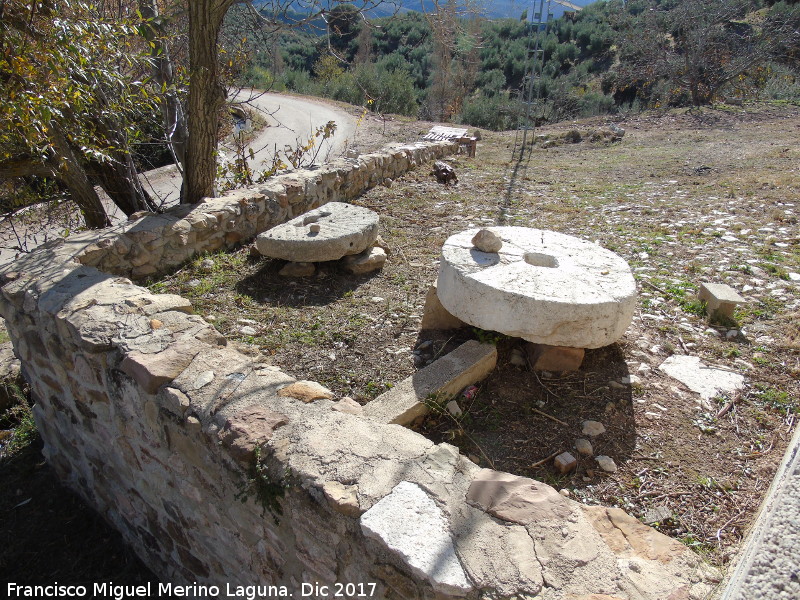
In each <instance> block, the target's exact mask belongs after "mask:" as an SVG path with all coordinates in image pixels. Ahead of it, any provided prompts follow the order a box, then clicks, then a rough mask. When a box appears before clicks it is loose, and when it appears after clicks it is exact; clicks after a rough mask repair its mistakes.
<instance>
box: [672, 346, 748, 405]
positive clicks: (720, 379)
mask: <svg viewBox="0 0 800 600" xmlns="http://www.w3.org/2000/svg"><path fill="white" fill-rule="evenodd" d="M659 369H661V370H662V371H663V372H664V373H666V374H667V375H669V376H670V377H673V378H674V379H677V380H678V381H680V382H681V383H682V384H684V385H685V386H686V387H688V388H689V389H690V390H692V391H693V392H697V393H698V394H700V397H701V398H703V399H704V400H710V399H711V398H713V397H714V396H717V395H719V394H720V393H727V394H729V393H732V392H735V391H736V390H738V389H740V388H742V387H743V386H744V375H740V374H739V373H732V372H731V371H726V370H723V369H716V368H714V367H709V366H706V365H704V364H703V363H701V362H700V359H699V358H698V357H697V356H684V355H677V354H676V355H674V356H670V357H669V358H668V359H667V360H665V361H664V362H663V363H661V366H660V367H659Z"/></svg>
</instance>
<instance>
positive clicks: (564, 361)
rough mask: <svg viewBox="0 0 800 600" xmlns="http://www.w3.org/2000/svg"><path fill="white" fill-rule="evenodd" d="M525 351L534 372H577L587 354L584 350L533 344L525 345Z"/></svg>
mask: <svg viewBox="0 0 800 600" xmlns="http://www.w3.org/2000/svg"><path fill="white" fill-rule="evenodd" d="M525 351H526V352H527V354H528V360H529V361H530V364H531V368H532V369H533V370H534V371H577V370H578V369H580V368H581V363H582V362H583V357H584V355H585V354H586V351H585V350H584V349H583V348H569V347H567V346H548V345H547V344H532V343H528V344H525Z"/></svg>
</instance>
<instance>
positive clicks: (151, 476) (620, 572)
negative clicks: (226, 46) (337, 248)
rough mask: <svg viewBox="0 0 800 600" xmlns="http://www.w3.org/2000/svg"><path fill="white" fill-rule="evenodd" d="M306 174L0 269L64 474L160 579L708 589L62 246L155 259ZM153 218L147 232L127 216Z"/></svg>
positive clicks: (185, 249) (2, 306) (650, 535)
mask: <svg viewBox="0 0 800 600" xmlns="http://www.w3.org/2000/svg"><path fill="white" fill-rule="evenodd" d="M378 162H379V161H378ZM320 171H322V172H324V173H328V174H329V177H330V178H333V177H334V175H333V174H332V173H334V171H331V170H322V169H321V170H320ZM317 174H318V175H319V177H320V178H321V179H320V180H319V182H317V183H314V184H313V185H312V184H310V183H309V182H308V181H306V183H305V184H303V185H305V189H306V190H311V192H312V194H313V199H309V198H307V199H306V200H301V201H296V202H292V199H293V196H290V195H289V194H288V192H285V193H286V195H285V203H286V206H281V202H282V201H283V200H282V199H281V198H279V199H278V200H277V201H275V202H272V201H270V202H267V201H266V197H265V198H258V199H254V198H256V197H258V196H261V195H265V196H266V194H267V192H266V191H265V188H264V187H262V188H259V189H258V190H256V191H255V193H253V192H248V193H244V194H238V195H236V196H233V197H232V198H228V199H222V200H217V199H214V200H210V201H208V202H207V203H205V204H203V205H200V206H196V207H193V208H191V209H190V210H189V211H188V212H187V213H186V215H185V216H180V215H179V214H173V215H169V216H166V217H162V216H157V217H146V218H145V219H143V220H139V221H137V222H136V223H134V224H133V226H125V227H122V228H119V229H117V230H112V231H104V232H100V233H99V234H97V233H95V234H94V236H95V237H94V238H92V237H91V235H89V234H87V235H84V236H82V237H81V238H79V239H77V240H76V239H74V238H73V239H70V240H68V241H67V242H64V243H60V244H54V245H52V246H50V247H46V248H41V249H39V250H38V251H37V252H35V253H33V254H31V255H29V256H27V257H25V258H23V259H21V260H19V261H17V262H16V263H15V264H14V266H13V267H12V268H13V271H10V270H8V269H7V270H6V272H5V273H3V275H2V278H3V279H2V283H3V284H4V285H3V288H2V296H1V297H0V312H2V315H3V316H4V317H5V318H6V319H7V327H8V330H9V333H10V335H11V337H12V340H13V342H14V347H15V351H16V353H17V354H18V356H19V357H20V359H21V361H22V369H23V373H24V375H25V377H26V378H27V379H28V381H29V382H30V383H31V387H32V390H33V395H34V399H35V401H36V405H35V407H34V414H35V418H36V422H37V425H38V427H39V429H40V431H41V434H42V438H43V439H44V442H45V446H44V452H45V455H46V457H47V460H48V461H49V462H50V464H51V465H52V466H53V468H54V469H55V470H56V472H57V473H58V475H59V476H60V477H61V478H62V479H63V480H64V481H65V482H66V483H67V484H68V485H70V486H71V487H72V488H73V489H75V490H76V491H77V492H78V493H79V494H81V495H82V496H83V497H84V498H85V499H86V500H87V501H88V502H89V504H91V505H92V506H94V507H95V508H96V509H97V510H98V511H99V512H100V513H101V514H103V515H104V516H105V517H106V518H107V519H108V520H109V521H110V522H111V523H112V524H113V525H114V526H115V527H116V528H118V529H119V530H120V531H121V532H122V533H123V535H124V536H125V538H126V539H127V541H128V542H129V543H130V544H131V545H132V547H133V548H135V550H136V551H137V553H138V554H139V555H140V556H141V557H142V559H143V560H144V561H145V563H146V564H147V565H149V567H150V568H151V569H152V570H153V571H154V572H155V573H156V574H157V575H158V576H159V577H160V578H161V579H162V581H164V582H165V583H170V584H173V585H190V586H192V585H194V584H198V585H201V586H218V587H219V595H220V596H223V597H224V596H225V595H226V593H227V592H228V591H235V588H236V586H237V585H241V586H249V585H256V584H271V585H285V586H286V591H287V593H291V594H294V595H295V597H309V598H318V597H319V598H321V597H332V596H333V593H334V592H336V591H341V592H342V595H341V596H340V597H359V593H360V592H363V595H360V597H373V598H403V599H422V598H426V599H427V598H431V599H433V598H439V599H444V598H452V597H467V598H472V599H477V598H512V597H516V598H533V597H536V598H544V599H558V598H564V599H566V598H570V599H573V600H575V599H585V600H588V599H589V598H604V599H606V600H608V599H613V598H637V599H639V598H642V599H652V600H656V599H659V600H663V599H665V598H671V599H673V600H677V599H679V598H701V597H703V596H704V594H705V593H706V592H708V591H709V589H710V583H711V582H712V581H713V580H714V579H715V577H716V575H715V573H714V572H713V570H711V569H709V568H708V567H706V566H705V565H704V564H703V563H702V562H701V561H700V560H699V559H698V558H697V557H696V556H695V555H694V554H693V553H692V552H691V551H690V550H688V549H687V548H685V547H684V546H682V545H681V544H680V543H678V542H676V541H674V540H671V539H670V538H667V537H665V536H663V535H661V534H659V533H657V532H656V531H654V530H652V529H650V528H648V527H645V526H644V525H642V524H641V523H639V522H638V521H637V520H636V519H633V518H631V517H629V516H627V515H625V513H624V512H622V511H621V510H618V509H605V508H602V507H589V506H585V505H582V504H580V503H577V502H574V501H572V500H570V499H568V498H564V497H562V496H561V495H560V494H558V493H557V492H556V491H555V490H553V489H552V488H550V487H549V486H546V485H544V484H542V483H539V482H535V481H532V480H530V479H525V478H521V477H516V476H512V475H508V474H504V473H498V472H495V471H491V470H489V469H481V468H480V467H478V466H477V465H475V464H473V463H472V462H471V461H469V460H468V459H467V458H466V457H464V456H461V455H460V454H459V452H458V450H457V449H456V448H454V447H453V446H450V445H448V444H434V443H432V442H431V441H429V440H427V439H426V438H424V437H422V436H421V435H419V434H417V433H415V432H413V431H410V430H408V429H405V428H403V427H401V426H399V425H386V424H381V423H378V422H375V421H371V420H369V419H368V418H366V417H364V416H362V415H359V414H351V413H352V412H356V413H358V411H357V410H354V409H353V407H352V405H351V404H349V403H346V404H345V403H343V404H338V403H337V402H336V398H333V397H332V394H330V393H328V392H327V391H326V390H324V389H320V386H319V385H318V384H313V383H311V382H297V381H295V380H294V379H293V378H291V377H290V376H288V375H286V374H285V373H283V372H281V371H280V370H279V369H278V368H276V367H274V366H271V365H270V364H268V362H265V359H263V358H262V357H261V356H260V354H259V353H258V352H253V351H251V350H250V349H249V348H247V347H245V346H235V345H234V344H228V343H227V341H226V340H225V338H224V337H222V336H221V335H220V334H219V333H218V332H217V331H216V330H215V329H214V328H213V327H212V326H211V325H209V324H208V323H206V322H205V321H204V320H203V319H202V318H200V317H199V316H197V315H194V314H192V309H191V306H190V304H189V302H188V301H187V300H185V299H183V298H181V297H179V296H174V295H154V294H152V293H150V292H149V291H148V290H146V289H144V288H142V287H139V286H137V285H135V284H134V283H132V282H131V281H130V279H128V278H126V277H122V276H119V275H118V274H114V273H108V272H103V271H101V270H99V269H97V268H95V267H94V266H89V265H88V264H79V263H78V262H76V261H75V258H76V257H77V258H78V259H79V260H80V261H82V262H84V263H93V264H98V265H102V266H103V267H104V268H105V269H106V271H114V272H115V273H128V272H131V273H132V274H135V275H147V274H148V273H147V272H144V271H142V270H141V269H140V270H139V271H134V270H135V269H139V268H140V267H142V266H144V265H151V266H152V267H153V269H155V270H154V271H150V273H153V272H156V271H158V270H159V269H160V268H161V265H165V264H166V263H171V262H173V263H174V262H177V261H180V260H183V259H185V258H186V257H188V256H189V252H190V251H192V252H194V251H200V250H206V249H212V248H213V247H215V244H216V247H219V246H221V245H223V244H226V243H233V238H234V237H235V236H230V239H226V238H228V237H229V234H231V233H235V234H238V235H240V236H241V237H240V238H239V240H241V239H244V238H246V237H249V236H250V235H252V234H253V233H254V232H255V231H257V230H258V229H259V227H261V225H262V224H263V225H264V226H266V225H267V224H268V223H272V219H278V216H274V217H273V216H270V217H264V215H266V214H271V211H273V210H274V211H275V214H276V215H281V214H283V212H282V211H286V216H290V215H291V214H296V212H298V211H300V210H301V208H300V207H311V206H312V205H314V204H316V203H319V202H321V199H320V196H318V195H316V194H317V190H318V189H319V186H320V185H322V182H324V181H325V176H323V175H322V174H321V173H319V172H318V173H317ZM339 176H340V175H338V174H337V175H336V177H339ZM382 176H383V175H382ZM346 180H347V178H346V177H345V176H342V184H340V185H339V188H338V190H339V191H338V192H337V193H343V192H342V191H341V190H342V189H345V188H346V187H347V186H346V185H345V183H344V182H345V181H346ZM365 180H366V181H368V182H369V181H372V180H373V177H372V175H369V177H368V178H367V177H366V176H365ZM378 180H379V178H375V179H374V181H378ZM281 185H283V186H284V190H286V189H288V188H289V187H290V186H289V184H288V183H287V182H286V181H285V180H284V182H283V183H281ZM353 185H354V184H353ZM359 185H360V184H359ZM273 186H277V184H270V186H267V187H269V188H270V189H272V187H273ZM342 186H344V188H343V187H342ZM297 187H298V188H299V187H301V186H300V184H298V185H297ZM323 187H324V186H323ZM324 189H326V190H327V189H332V190H333V189H337V188H336V186H335V185H333V186H332V187H324ZM276 193H278V192H276ZM326 193H327V192H326ZM332 196H333V194H332ZM282 198H283V197H282ZM328 199H333V198H332V197H331V198H328ZM236 207H241V210H240V211H238V209H237V208H236ZM270 207H271V208H270ZM237 211H238V212H237ZM284 218H285V217H284ZM228 219H230V220H228ZM142 221H145V222H146V221H153V222H155V223H156V226H154V227H151V226H150V225H149V224H148V225H146V226H143V227H141V228H139V229H137V228H136V226H137V225H138V224H142ZM177 223H183V224H182V225H180V226H178V227H175V225H176V224H177ZM161 227H163V229H161V230H160V232H161V234H162V235H163V236H165V237H167V239H168V240H169V241H166V242H164V243H162V244H160V245H159V244H154V243H153V242H160V241H162V240H163V239H164V237H159V236H158V235H154V236H151V235H149V234H148V235H143V234H140V233H139V232H149V233H153V232H154V231H157V230H159V228H161ZM208 230H212V232H211V233H209V232H208ZM192 234H193V235H192ZM223 234H224V235H223ZM175 236H178V237H175ZM180 236H186V238H185V239H186V241H185V243H184V241H183V240H184V238H182V237H180ZM176 239H179V240H180V242H179V243H177V244H175V243H174V241H175V240H176ZM236 241H238V240H236ZM87 248H88V249H87ZM100 250H102V251H103V252H100ZM145 257H146V258H147V259H146V260H145V259H144V258H145ZM154 257H158V258H157V259H156V258H154ZM181 257H182V258H181ZM137 263H138V264H137ZM336 583H338V584H341V585H347V584H350V585H351V586H353V585H354V586H362V584H363V587H355V588H353V587H350V588H347V587H344V588H339V589H337V588H335V587H333V586H334V585H335V584H336ZM303 584H306V587H303ZM370 584H374V588H373V587H372V585H370ZM226 586H231V588H230V590H228V589H226ZM313 586H317V587H313ZM320 586H330V587H328V588H327V589H325V588H323V587H320ZM275 591H278V590H275ZM304 592H305V594H304ZM215 593H216V590H214V589H213V588H211V589H210V590H208V589H200V590H199V593H197V594H194V595H200V596H203V595H215ZM591 594H605V596H591ZM273 595H275V594H273Z"/></svg>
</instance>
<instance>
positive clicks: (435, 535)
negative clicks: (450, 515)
mask: <svg viewBox="0 0 800 600" xmlns="http://www.w3.org/2000/svg"><path fill="white" fill-rule="evenodd" d="M361 531H363V532H364V535H366V536H367V537H369V538H372V539H375V540H378V541H379V542H381V543H383V544H384V545H385V546H386V547H387V548H389V550H391V551H392V552H394V553H396V554H398V555H399V556H400V557H401V558H402V559H403V560H404V561H405V562H406V563H407V564H408V565H409V566H410V567H411V570H412V571H414V573H416V574H417V575H419V576H421V577H425V578H427V579H428V580H429V581H430V582H431V585H432V586H433V588H434V589H435V590H436V591H439V592H443V593H446V594H452V595H457V596H463V595H465V594H466V593H467V592H469V591H470V590H471V589H472V585H471V584H470V583H469V581H468V580H467V576H466V575H465V574H464V569H463V568H462V567H461V563H460V562H459V560H458V557H457V556H456V553H455V548H454V547H453V541H452V540H451V539H450V529H449V527H448V522H447V518H446V517H445V515H444V513H443V512H442V510H441V509H440V508H439V507H438V506H437V505H436V503H435V502H434V501H433V500H432V499H431V498H430V496H428V494H427V493H425V491H424V490H423V489H422V488H420V487H419V486H418V485H416V484H415V483H410V482H408V481H401V482H400V483H398V484H397V485H396V486H395V487H394V489H393V490H392V493H391V494H389V495H388V496H386V497H385V498H382V499H381V500H380V501H379V502H378V503H377V504H375V505H374V506H373V507H372V508H370V509H369V510H368V511H367V512H365V513H364V514H363V515H361Z"/></svg>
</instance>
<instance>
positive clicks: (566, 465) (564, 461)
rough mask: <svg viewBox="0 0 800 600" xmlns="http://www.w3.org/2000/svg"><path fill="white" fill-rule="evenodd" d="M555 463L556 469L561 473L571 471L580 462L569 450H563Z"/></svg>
mask: <svg viewBox="0 0 800 600" xmlns="http://www.w3.org/2000/svg"><path fill="white" fill-rule="evenodd" d="M553 464H554V465H555V467H556V469H558V472H559V473H569V472H570V471H572V469H574V468H575V466H576V465H577V464H578V461H577V460H576V459H575V457H574V456H572V454H570V453H569V452H562V453H561V454H559V455H558V456H556V458H555V460H554V461H553Z"/></svg>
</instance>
